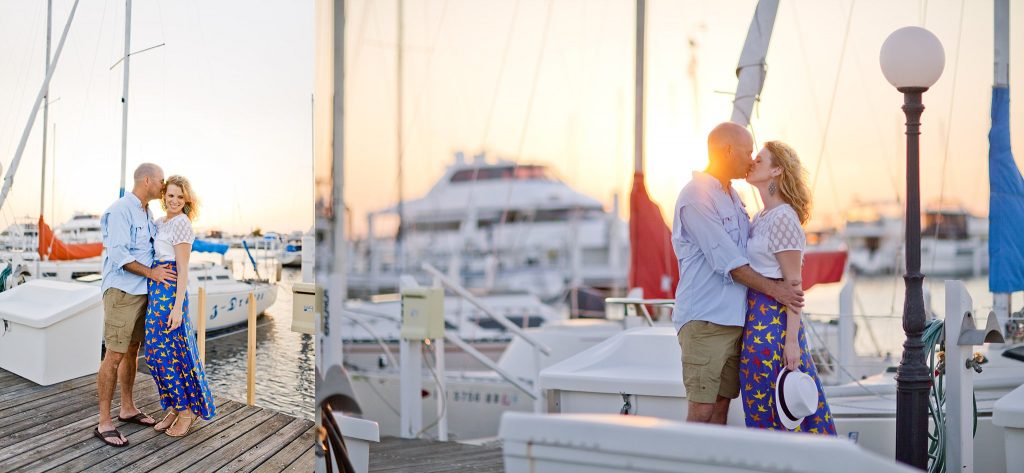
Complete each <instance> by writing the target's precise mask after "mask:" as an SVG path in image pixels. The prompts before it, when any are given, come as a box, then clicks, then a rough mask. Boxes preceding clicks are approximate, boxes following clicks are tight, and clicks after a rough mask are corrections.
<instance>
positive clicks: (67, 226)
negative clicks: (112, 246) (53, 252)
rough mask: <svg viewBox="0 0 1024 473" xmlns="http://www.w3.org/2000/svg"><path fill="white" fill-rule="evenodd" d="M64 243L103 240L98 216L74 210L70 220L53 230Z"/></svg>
mask: <svg viewBox="0 0 1024 473" xmlns="http://www.w3.org/2000/svg"><path fill="white" fill-rule="evenodd" d="M54 233H55V235H56V236H57V238H59V239H60V240H61V241H63V242H64V243H97V242H101V241H103V229H102V227H101V224H100V216H99V215H97V214H91V213H86V212H75V214H74V215H73V216H72V217H71V220H68V221H67V222H64V223H62V224H60V225H58V226H57V228H56V231H55V232H54Z"/></svg>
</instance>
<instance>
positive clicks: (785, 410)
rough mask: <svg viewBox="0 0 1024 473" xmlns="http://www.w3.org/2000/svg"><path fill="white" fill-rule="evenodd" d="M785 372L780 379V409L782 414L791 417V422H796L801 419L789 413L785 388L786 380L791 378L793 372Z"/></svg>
mask: <svg viewBox="0 0 1024 473" xmlns="http://www.w3.org/2000/svg"><path fill="white" fill-rule="evenodd" d="M783 370H784V371H783V373H782V376H780V377H779V399H778V402H779V407H781V408H782V412H783V413H785V414H786V417H789V420H791V421H794V422H796V421H798V420H800V419H798V418H796V417H793V413H792V412H789V406H787V405H786V390H785V389H784V386H783V385H785V384H786V378H787V377H789V373H792V371H788V370H786V369H785V368H783Z"/></svg>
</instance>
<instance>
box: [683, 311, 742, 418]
mask: <svg viewBox="0 0 1024 473" xmlns="http://www.w3.org/2000/svg"><path fill="white" fill-rule="evenodd" d="M742 336H743V327H734V326H729V325H718V324H715V323H711V322H707V321H703V320H691V321H689V322H687V323H686V325H683V328H682V329H680V330H679V334H678V338H679V348H681V349H682V353H683V386H684V387H686V397H687V399H688V400H690V401H693V402H699V403H704V404H713V403H714V402H716V401H717V400H718V396H722V397H724V398H727V399H735V398H736V397H738V396H739V395H740V349H741V348H742V338H743V337H742Z"/></svg>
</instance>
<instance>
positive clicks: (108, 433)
mask: <svg viewBox="0 0 1024 473" xmlns="http://www.w3.org/2000/svg"><path fill="white" fill-rule="evenodd" d="M92 435H93V436H94V437H96V438H98V439H100V440H102V441H103V443H105V444H107V445H110V446H111V447H117V448H121V447H127V446H128V439H124V443H122V444H120V445H118V444H116V443H112V442H109V441H107V439H108V438H114V437H117V438H120V437H121V432H118V431H117V429H113V430H108V431H106V432H100V428H99V427H96V428H94V429H92Z"/></svg>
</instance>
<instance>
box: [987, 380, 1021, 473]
mask: <svg viewBox="0 0 1024 473" xmlns="http://www.w3.org/2000/svg"><path fill="white" fill-rule="evenodd" d="M992 423H993V424H995V425H998V426H1000V427H1003V428H1004V429H1006V430H1005V432H1004V434H1003V435H1004V436H1005V439H1006V471H1018V470H1015V468H1020V467H1021V465H1024V451H1021V446H1022V445H1024V386H1021V387H1019V388H1017V389H1014V390H1013V391H1010V393H1009V394H1007V395H1005V396H1003V397H1002V398H1000V399H999V400H998V401H996V405H995V407H994V409H993V410H992Z"/></svg>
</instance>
